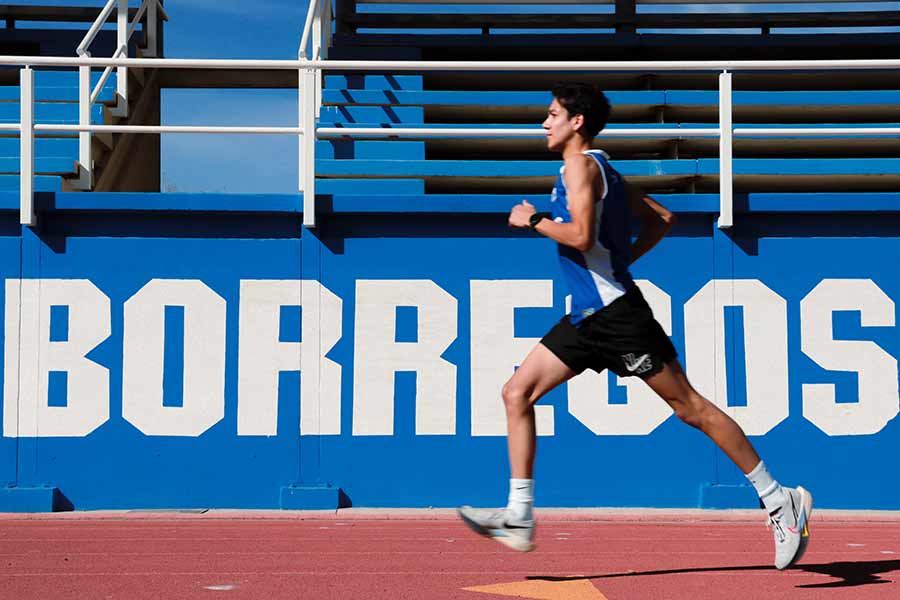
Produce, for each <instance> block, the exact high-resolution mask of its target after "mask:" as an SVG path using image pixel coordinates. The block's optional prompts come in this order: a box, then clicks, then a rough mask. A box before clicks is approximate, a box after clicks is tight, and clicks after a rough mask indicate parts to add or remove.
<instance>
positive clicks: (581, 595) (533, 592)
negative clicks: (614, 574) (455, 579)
mask: <svg viewBox="0 0 900 600" xmlns="http://www.w3.org/2000/svg"><path fill="white" fill-rule="evenodd" d="M463 589H464V590H466V591H469V592H481V593H483V594H496V595H498V596H518V597H519V598H534V599H535V600H607V599H606V596H604V595H603V594H601V593H600V590H598V589H597V588H595V587H594V584H593V583H591V581H590V580H589V579H572V580H569V581H547V580H544V579H533V580H531V581H517V582H515V583H496V584H493V585H479V586H476V587H467V588H463Z"/></svg>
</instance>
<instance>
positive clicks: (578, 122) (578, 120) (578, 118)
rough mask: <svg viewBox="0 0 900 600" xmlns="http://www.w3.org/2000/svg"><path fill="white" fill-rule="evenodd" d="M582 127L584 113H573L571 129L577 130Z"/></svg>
mask: <svg viewBox="0 0 900 600" xmlns="http://www.w3.org/2000/svg"><path fill="white" fill-rule="evenodd" d="M582 127H584V115H575V116H574V117H572V129H573V130H574V131H578V130H579V129H581V128H582Z"/></svg>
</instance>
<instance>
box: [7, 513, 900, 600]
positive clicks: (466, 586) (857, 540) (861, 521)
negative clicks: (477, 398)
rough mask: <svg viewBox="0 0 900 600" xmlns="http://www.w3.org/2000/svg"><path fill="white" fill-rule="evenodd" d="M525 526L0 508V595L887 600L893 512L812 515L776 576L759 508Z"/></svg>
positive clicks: (895, 558)
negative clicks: (481, 530) (790, 561)
mask: <svg viewBox="0 0 900 600" xmlns="http://www.w3.org/2000/svg"><path fill="white" fill-rule="evenodd" d="M817 517H818V518H817ZM538 519H539V520H538V534H537V549H536V550H535V551H534V552H531V553H528V554H520V553H516V552H513V551H511V550H508V549H507V548H505V547H503V546H501V545H500V544H497V543H495V542H492V541H490V540H487V539H484V538H480V537H478V536H477V535H475V534H473V533H472V532H470V531H469V530H468V529H466V528H465V526H464V525H463V524H462V523H461V522H459V521H457V520H456V519H455V517H454V516H453V515H452V513H450V512H448V511H423V512H418V513H409V512H407V513H391V512H369V513H367V512H350V513H335V512H326V513H276V512H261V513H246V512H228V511H215V512H208V513H205V514H192V513H178V512H118V513H98V514H95V513H69V514H60V515H0V598H3V599H7V598H9V599H13V598H15V599H17V600H31V599H36V598H55V599H68V598H78V599H102V598H127V599H129V600H138V599H143V598H148V599H149V598H153V599H159V598H222V599H237V598H263V599H266V600H274V599H279V598H303V599H306V598H309V599H330V598H335V599H338V598H339V599H356V598H360V599H363V598H364V599H366V600H379V599H390V600H397V599H423V600H437V599H444V598H459V599H463V600H465V599H468V600H479V599H481V600H490V599H491V598H497V599H500V598H510V597H519V598H538V599H545V600H557V599H559V600H602V599H603V598H606V599H607V600H629V599H656V598H659V599H666V600H680V599H685V600H688V599H690V600H698V599H699V600H705V599H714V598H742V599H755V598H759V599H765V600H778V599H782V598H784V599H788V598H790V599H792V600H794V599H797V600H800V599H806V598H809V599H817V600H819V599H830V598H835V599H840V600H847V599H856V598H858V599H863V600H868V599H871V600H876V599H881V598H885V599H887V598H900V583H898V580H900V517H898V516H897V514H896V513H886V514H884V515H879V514H864V515H863V514H859V515H851V514H832V515H828V514H825V515H816V514H815V513H814V515H813V521H812V522H811V532H812V541H811V543H810V546H809V549H808V551H807V553H806V555H805V556H804V557H803V559H802V560H801V561H800V564H799V565H797V566H796V567H794V568H791V569H789V570H786V571H783V572H779V571H776V570H775V569H774V567H772V560H773V544H772V537H771V533H770V532H769V531H768V530H767V529H766V528H765V527H764V519H763V518H762V514H761V513H760V514H759V515H757V514H756V513H731V512H713V513H708V512H701V511H697V512H686V513H683V514H674V513H664V512H656V513H652V514H644V513H641V514H638V513H635V514H627V513H621V514H620V513H598V514H593V513H575V514H572V513H538Z"/></svg>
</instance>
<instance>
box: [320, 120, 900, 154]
mask: <svg viewBox="0 0 900 600" xmlns="http://www.w3.org/2000/svg"><path fill="white" fill-rule="evenodd" d="M342 125H343V126H345V127H350V126H352V127H359V128H373V129H387V130H390V129H393V128H410V129H438V128H462V129H494V128H502V129H523V130H540V125H539V124H538V123H528V124H523V123H515V124H502V123H492V124H485V123H400V124H396V125H391V126H384V125H382V124H380V123H344V124H342ZM321 126H322V127H326V126H328V124H327V123H323V124H321ZM717 127H718V125H717V124H715V123H610V124H609V125H607V127H606V129H605V130H604V131H608V132H614V131H615V130H620V129H632V128H634V129H637V128H640V129H651V130H652V129H660V130H663V129H665V130H672V129H715V128H717ZM796 127H802V128H810V129H824V128H847V127H853V128H900V123H852V124H848V123H814V124H780V123H776V124H768V123H761V124H760V123H735V128H737V129H758V128H766V129H785V128H796ZM414 143H419V144H423V145H424V146H423V154H421V155H420V156H414V155H412V154H411V150H410V149H411V148H413V146H408V144H414ZM361 144H362V145H361ZM395 144H396V146H395ZM400 144H403V145H407V146H402V145H400ZM594 147H595V148H602V149H604V150H606V151H607V152H608V153H609V154H610V155H611V156H613V158H619V159H637V158H645V159H647V158H657V159H662V158H679V157H680V158H703V157H715V156H718V152H719V140H718V137H716V136H711V137H705V138H704V137H679V136H677V135H670V134H668V133H667V134H665V135H659V136H649V137H618V136H611V135H604V133H603V132H601V133H600V135H599V136H598V137H597V138H596V139H595V142H594ZM316 148H317V150H316V155H317V157H319V158H376V157H379V156H378V155H380V157H386V156H389V157H392V158H423V157H424V158H428V159H454V158H467V159H485V158H501V159H507V160H509V159H516V160H529V159H538V158H541V159H542V158H545V157H547V156H551V154H549V153H548V151H547V149H546V140H545V139H544V138H543V137H452V136H445V137H429V138H424V137H415V136H410V137H406V136H405V137H402V138H387V137H375V136H368V137H367V136H357V138H356V139H355V140H352V139H349V138H340V137H329V138H326V139H322V140H320V141H319V142H318V144H317V146H316ZM401 148H403V150H402V156H400V155H396V156H395V154H394V153H395V152H396V151H401ZM415 148H416V151H418V148H419V147H418V146H416V147H415ZM734 154H735V156H736V157H738V158H749V157H759V158H779V157H781V158H790V157H793V158H804V157H805V158H815V157H835V158H841V157H846V158H852V157H854V156H856V157H862V156H873V157H879V156H880V157H890V156H900V144H898V142H897V136H896V135H891V134H855V135H852V136H849V135H845V134H840V135H839V134H832V135H828V136H815V137H801V136H785V137H774V136H770V135H766V136H759V137H749V136H748V137H743V136H742V137H737V138H735V140H734ZM554 156H555V155H554Z"/></svg>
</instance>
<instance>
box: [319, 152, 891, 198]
mask: <svg viewBox="0 0 900 600" xmlns="http://www.w3.org/2000/svg"><path fill="white" fill-rule="evenodd" d="M613 165H614V166H615V168H616V169H617V170H619V172H620V173H621V174H622V175H624V176H625V177H628V178H629V180H631V181H634V182H635V183H636V184H637V185H641V186H644V187H646V188H647V189H649V190H661V189H663V190H664V189H672V190H679V189H680V190H688V189H690V190H692V191H710V190H714V189H716V188H717V186H718V176H719V161H718V159H696V160H694V159H685V160H635V161H628V160H624V161H623V160H614V161H613ZM559 168H560V161H559V160H544V161H540V160H531V161H520V160H519V161H517V160H506V161H503V160H422V161H411V160H331V159H321V160H317V161H316V171H317V174H318V175H319V177H322V178H351V179H353V178H355V179H379V178H381V179H390V178H403V179H409V178H410V177H418V178H421V179H423V180H424V181H425V189H426V191H429V192H438V191H442V192H447V191H453V192H459V191H464V190H467V191H474V190H477V191H479V192H489V191H492V192H496V191H501V190H503V191H506V192H508V193H513V192H525V191H529V190H530V191H544V190H549V189H550V187H551V186H552V185H553V182H554V181H555V178H556V176H557V174H558V173H559ZM733 168H734V174H735V189H738V190H743V191H807V192H812V191H898V190H900V158H878V159H859V158H843V159H735V160H734V165H733Z"/></svg>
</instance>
